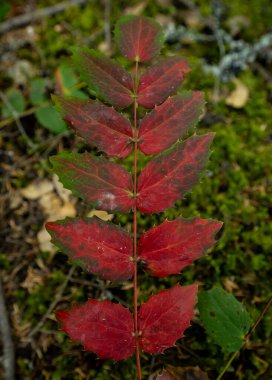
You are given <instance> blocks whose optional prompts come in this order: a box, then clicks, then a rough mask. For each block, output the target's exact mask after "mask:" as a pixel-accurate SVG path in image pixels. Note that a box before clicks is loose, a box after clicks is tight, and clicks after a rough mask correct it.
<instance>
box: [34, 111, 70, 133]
mask: <svg viewBox="0 0 272 380" xmlns="http://www.w3.org/2000/svg"><path fill="white" fill-rule="evenodd" d="M35 115H36V118H37V120H38V121H39V123H40V124H41V125H42V126H43V127H45V128H47V129H49V130H50V131H51V132H53V133H56V134H58V133H62V132H65V131H66V130H67V129H68V128H67V126H66V123H65V122H64V121H63V120H62V118H61V116H60V114H59V112H58V111H57V110H56V109H55V108H54V107H53V106H51V105H49V106H47V107H43V108H39V109H38V110H37V111H36V112H35Z"/></svg>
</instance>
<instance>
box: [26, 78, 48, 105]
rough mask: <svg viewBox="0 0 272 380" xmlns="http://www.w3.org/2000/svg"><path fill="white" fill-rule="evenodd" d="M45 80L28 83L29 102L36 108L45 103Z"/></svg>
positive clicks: (38, 79) (34, 80)
mask: <svg viewBox="0 0 272 380" xmlns="http://www.w3.org/2000/svg"><path fill="white" fill-rule="evenodd" d="M45 88H46V80H45V79H44V78H35V79H33V80H32V81H31V83H30V94H29V96H30V101H31V103H32V104H33V105H34V106H37V105H39V104H41V103H42V102H44V101H45V99H46V98H45Z"/></svg>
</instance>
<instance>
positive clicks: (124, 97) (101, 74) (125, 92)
mask: <svg viewBox="0 0 272 380" xmlns="http://www.w3.org/2000/svg"><path fill="white" fill-rule="evenodd" d="M74 61H75V64H76V66H77V68H78V70H79V72H80V74H81V76H82V79H83V80H84V81H85V82H86V83H87V84H88V86H89V87H90V88H91V89H92V90H93V91H94V92H95V95H96V96H97V97H98V98H102V99H103V100H105V101H106V102H109V103H110V104H112V105H113V106H115V107H119V108H125V107H128V106H129V105H130V104H132V102H133V99H132V97H131V95H132V93H131V90H133V81H132V78H131V75H130V74H129V73H128V72H127V71H126V70H125V69H124V68H123V67H122V66H120V65H119V64H118V63H116V62H114V61H112V60H111V59H109V58H108V57H106V56H105V55H104V54H102V53H100V52H98V51H95V50H90V49H86V48H84V49H80V50H78V51H77V52H76V53H75V55H74Z"/></svg>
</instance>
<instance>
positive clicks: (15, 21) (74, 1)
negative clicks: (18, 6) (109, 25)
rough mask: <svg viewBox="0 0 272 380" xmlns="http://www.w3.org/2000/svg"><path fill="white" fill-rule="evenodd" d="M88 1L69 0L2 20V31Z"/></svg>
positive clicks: (0, 31)
mask: <svg viewBox="0 0 272 380" xmlns="http://www.w3.org/2000/svg"><path fill="white" fill-rule="evenodd" d="M87 2H88V0H69V1H64V2H62V3H59V4H56V5H52V6H50V7H46V8H42V9H37V10H36V11H33V12H28V13H25V14H23V15H21V16H17V17H14V18H12V19H10V20H7V21H4V22H2V23H1V24H0V33H6V32H7V31H9V30H11V29H15V28H18V27H21V26H25V25H27V24H29V23H30V22H35V21H37V20H39V19H42V18H44V17H48V16H53V15H54V14H56V13H59V12H62V11H64V10H65V9H66V8H69V7H71V6H75V5H82V4H85V3H87Z"/></svg>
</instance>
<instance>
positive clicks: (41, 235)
mask: <svg viewBox="0 0 272 380" xmlns="http://www.w3.org/2000/svg"><path fill="white" fill-rule="evenodd" d="M37 240H38V244H39V248H40V250H41V251H42V252H49V253H55V252H57V248H56V247H55V246H54V245H53V244H52V243H51V237H50V235H49V233H48V232H47V231H46V229H45V227H43V228H42V229H41V230H40V231H39V232H38V235H37Z"/></svg>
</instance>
